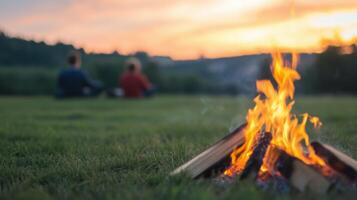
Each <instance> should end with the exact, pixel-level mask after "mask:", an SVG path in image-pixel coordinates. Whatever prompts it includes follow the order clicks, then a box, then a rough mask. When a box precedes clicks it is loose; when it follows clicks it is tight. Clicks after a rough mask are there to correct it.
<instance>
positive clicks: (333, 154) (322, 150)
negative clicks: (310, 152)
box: [311, 142, 357, 182]
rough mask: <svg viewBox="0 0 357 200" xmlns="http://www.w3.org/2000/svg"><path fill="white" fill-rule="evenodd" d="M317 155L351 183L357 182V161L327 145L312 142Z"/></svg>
mask: <svg viewBox="0 0 357 200" xmlns="http://www.w3.org/2000/svg"><path fill="white" fill-rule="evenodd" d="M311 145H312V147H313V148H314V150H315V153H316V154H317V155H318V156H319V157H320V158H322V159H323V160H324V161H325V162H326V163H327V164H328V165H329V166H330V167H331V168H332V169H334V170H336V171H337V172H338V173H340V174H342V175H343V176H344V177H345V178H347V179H348V180H349V181H352V182H356V181H357V161H355V160H353V159H352V158H350V157H349V156H347V155H346V154H344V153H342V152H340V151H338V150H337V149H335V148H333V147H332V146H329V145H327V144H321V143H319V142H312V143H311Z"/></svg>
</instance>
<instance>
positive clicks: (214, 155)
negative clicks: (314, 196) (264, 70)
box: [171, 52, 357, 193]
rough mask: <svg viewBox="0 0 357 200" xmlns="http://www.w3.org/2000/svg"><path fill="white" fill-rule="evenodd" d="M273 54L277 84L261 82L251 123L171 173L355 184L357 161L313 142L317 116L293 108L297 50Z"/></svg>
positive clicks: (317, 185) (292, 184)
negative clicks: (285, 56) (309, 131)
mask: <svg viewBox="0 0 357 200" xmlns="http://www.w3.org/2000/svg"><path fill="white" fill-rule="evenodd" d="M272 58H273V62H272V65H271V72H272V75H273V78H274V80H275V83H276V87H274V84H273V83H272V82H271V81H269V80H259V81H257V83H256V84H257V91H258V93H259V95H258V96H257V97H256V98H254V103H255V106H254V108H252V109H249V111H248V114H247V116H246V121H247V122H246V123H245V124H244V125H242V126H240V127H239V128H237V129H235V130H234V131H232V132H231V133H230V134H228V135H227V136H226V137H224V138H223V139H221V140H220V141H218V142H217V143H215V144H214V145H212V146H211V147H209V148H208V149H206V150H205V151H203V152H202V153H200V154H199V155H197V156H196V157H194V158H193V159H191V160H190V161H188V162H187V163H185V164H183V165H182V166H180V167H178V168H177V169H175V170H174V171H173V172H172V173H171V174H172V175H175V174H178V173H181V172H184V173H186V174H188V175H189V176H190V177H192V178H200V177H206V178H207V177H210V178H218V179H235V178H239V179H240V180H253V181H254V182H255V183H257V184H258V185H260V186H263V187H264V186H267V185H269V184H270V183H273V184H276V183H278V185H286V186H287V187H289V188H292V189H293V190H298V191H305V190H312V191H314V192H318V193H323V192H327V191H329V190H332V189H334V188H337V189H340V188H355V185H356V182H357V162H356V161H355V160H353V159H352V158H350V157H348V156H347V155H345V154H343V153H342V152H340V151H338V150H336V149H335V148H333V147H332V146H329V145H327V144H322V143H319V142H316V141H315V142H310V139H309V136H308V134H307V132H306V125H307V124H308V123H311V124H312V125H313V126H314V127H316V128H317V127H320V126H321V125H322V123H321V122H320V120H319V118H318V117H315V116H311V115H309V114H307V113H304V114H302V115H301V116H297V115H295V114H293V113H292V108H293V106H294V92H295V86H294V81H296V80H299V79H300V75H299V73H298V72H297V70H296V68H297V65H298V55H297V54H293V55H292V59H291V63H289V62H288V61H285V60H284V59H283V56H282V54H281V53H278V52H277V53H274V54H272Z"/></svg>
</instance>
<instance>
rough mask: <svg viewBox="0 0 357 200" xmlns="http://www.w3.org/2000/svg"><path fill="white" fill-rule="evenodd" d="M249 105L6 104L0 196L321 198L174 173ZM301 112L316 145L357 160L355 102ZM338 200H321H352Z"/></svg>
mask: <svg viewBox="0 0 357 200" xmlns="http://www.w3.org/2000/svg"><path fill="white" fill-rule="evenodd" d="M250 102H251V101H250V98H246V97H238V98H236V97H211V96H191V97H187V96H163V97H157V98H153V99H149V100H134V101H125V100H114V99H104V98H103V99H97V100H66V101H56V100H54V99H52V98H49V97H1V98H0V119H1V120H0V198H9V199H16V198H20V199H21V198H26V199H42V198H44V199H48V198H55V199H72V198H82V199H217V198H221V199H275V198H279V199H290V198H293V199H300V198H305V199H316V198H317V197H316V196H315V195H312V194H308V193H305V194H297V193H293V194H276V193H275V192H274V191H263V190H260V189H257V188H256V187H255V186H254V185H252V184H251V183H246V182H242V183H239V182H237V183H235V184H233V185H230V186H225V187H222V186H218V185H216V184H215V183H213V182H212V181H210V180H195V181H192V180H189V179H187V178H185V177H183V176H178V177H169V176H168V174H169V172H170V171H171V170H173V169H174V168H175V167H177V166H178V165H180V164H182V163H184V162H185V161H187V160H188V159H190V158H191V157H192V156H194V155H195V154H197V153H199V152H200V151H202V150H203V149H204V148H205V147H207V146H208V145H210V144H212V143H213V142H215V141H216V140H217V139H219V138H221V137H222V136H224V135H225V134H226V133H227V132H228V131H229V130H230V129H231V128H234V127H235V126H237V125H239V124H242V123H243V122H244V117H245V114H246V111H247V109H248V108H249V107H251V106H252V104H251V103H250ZM295 111H296V113H299V114H302V113H304V112H309V113H310V114H313V115H318V116H319V117H320V118H321V120H322V122H323V127H322V128H321V129H319V130H313V129H311V128H309V132H310V135H311V137H312V138H314V139H318V140H320V141H324V142H326V143H330V144H333V145H335V146H336V147H338V148H339V149H341V150H343V151H344V152H347V153H348V154H349V155H351V156H353V157H354V158H357V147H356V142H357V135H356V133H357V97H304V98H298V99H297V102H296V109H295ZM355 195H356V193H355V192H354V193H353V192H352V194H351V192H350V193H348V194H345V195H340V194H337V193H332V194H329V195H325V196H322V197H318V198H321V199H328V198H330V199H332V198H336V197H340V198H345V199H346V198H348V197H349V198H352V197H354V196H355Z"/></svg>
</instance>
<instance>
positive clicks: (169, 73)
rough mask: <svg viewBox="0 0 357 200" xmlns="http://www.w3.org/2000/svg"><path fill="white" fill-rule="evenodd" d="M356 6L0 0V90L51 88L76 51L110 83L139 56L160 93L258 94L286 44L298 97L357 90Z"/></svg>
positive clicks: (260, 0) (330, 1) (214, 0)
mask: <svg viewBox="0 0 357 200" xmlns="http://www.w3.org/2000/svg"><path fill="white" fill-rule="evenodd" d="M292 8H294V9H292ZM356 11H357V2H356V1H355V0H345V1H337V0H319V1H305V0H299V1H282V0H273V1H264V0H253V1H249V2H238V1H235V0H224V1H218V0H209V1H202V0H196V1H168V0H165V1H164V0H150V1H149V0H140V1H139V0H130V1H129V0H121V1H114V0H105V1H99V0H79V1H73V0H61V1H45V0H33V1H25V0H13V1H0V94H1V95H53V93H54V89H55V85H56V76H57V74H58V72H59V71H60V70H61V69H62V68H65V67H67V63H66V57H67V55H68V52H69V51H71V50H74V49H77V50H79V51H80V52H81V53H82V56H83V58H82V59H83V65H82V66H83V68H84V69H85V70H87V71H88V72H89V73H90V74H91V75H92V76H93V77H94V78H95V79H98V80H100V81H102V82H103V84H104V87H105V88H112V87H117V86H118V75H119V74H121V72H122V71H123V63H124V62H125V60H126V59H127V58H129V57H132V56H135V57H137V58H139V59H140V61H141V62H142V64H143V72H144V73H145V74H146V75H147V76H148V77H149V79H150V80H151V81H152V82H153V83H154V84H155V85H156V86H157V87H158V93H165V94H228V95H240V94H244V95H253V94H254V93H255V81H256V79H261V78H270V77H269V74H270V72H269V63H270V55H269V52H271V51H274V50H276V49H281V50H283V51H284V52H290V51H296V52H299V53H301V57H300V61H301V62H300V66H299V67H298V70H299V71H300V73H301V74H302V80H301V81H298V82H297V92H298V93H299V94H355V93H357V48H356V42H357V40H356V36H357V14H356V13H357V12H356Z"/></svg>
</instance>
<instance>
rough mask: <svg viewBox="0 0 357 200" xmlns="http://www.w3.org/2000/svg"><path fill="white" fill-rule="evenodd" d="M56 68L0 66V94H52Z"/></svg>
mask: <svg viewBox="0 0 357 200" xmlns="http://www.w3.org/2000/svg"><path fill="white" fill-rule="evenodd" d="M56 76H57V70H53V69H43V68H23V67H19V68H17V67H12V68H8V67H7V68H4V67H2V68H1V67H0V94H17V95H18V94H21V95H38V94H53V93H54V88H55V85H56Z"/></svg>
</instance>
